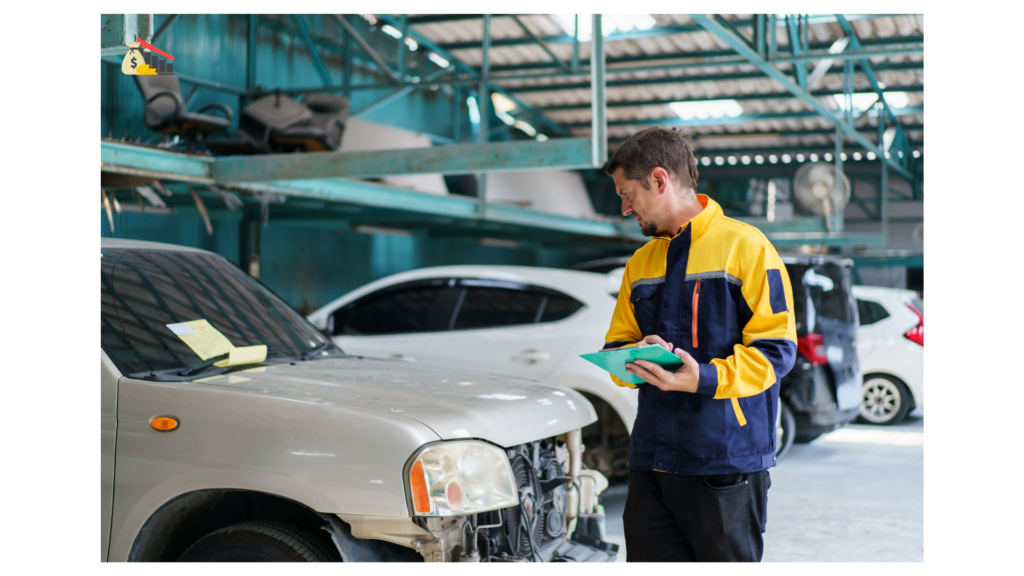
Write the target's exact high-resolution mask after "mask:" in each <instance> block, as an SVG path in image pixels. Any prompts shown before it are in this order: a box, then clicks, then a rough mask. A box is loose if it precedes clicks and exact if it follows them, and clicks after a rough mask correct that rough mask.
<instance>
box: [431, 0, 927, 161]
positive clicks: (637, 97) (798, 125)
mask: <svg viewBox="0 0 1024 576" xmlns="http://www.w3.org/2000/svg"><path fill="white" fill-rule="evenodd" d="M652 16H653V17H654V18H655V20H656V21H657V24H656V28H657V27H665V26H691V27H694V21H693V20H692V19H691V18H690V17H689V16H687V15H685V14H654V15H652ZM583 17H587V18H589V15H581V18H583ZM753 17H754V15H751V14H737V15H726V16H725V18H726V19H727V20H729V21H733V22H735V21H745V20H746V21H749V20H750V19H752V18H753ZM519 18H520V20H521V21H522V22H523V23H524V25H526V26H527V27H528V28H529V29H530V30H531V31H532V32H533V33H534V34H536V35H538V36H541V37H558V36H560V37H563V38H564V37H565V36H566V31H565V30H563V29H562V27H561V26H560V25H559V23H558V22H557V21H556V20H555V18H554V17H553V16H551V15H526V16H519ZM829 19H830V18H829V17H827V16H824V17H816V16H812V17H811V24H810V25H809V26H808V31H807V32H808V40H809V42H810V43H811V44H812V49H814V50H815V51H819V52H820V51H823V49H822V48H814V47H813V45H814V44H818V45H819V46H820V45H823V44H824V45H826V47H827V46H828V45H831V43H832V42H834V41H836V40H838V39H840V38H842V37H843V36H845V34H844V33H843V30H842V28H841V26H840V25H839V24H838V23H836V22H835V21H834V20H835V19H834V18H831V20H832V21H831V22H828V21H822V20H829ZM848 19H849V20H850V25H851V26H852V27H853V29H854V31H855V33H856V34H857V37H858V39H859V40H860V41H861V42H862V43H864V44H865V47H864V49H865V50H875V49H881V48H878V46H877V44H876V43H874V42H873V41H878V40H883V39H886V38H901V39H903V38H906V37H921V40H922V42H923V35H924V17H923V15H894V16H876V15H863V16H850V17H849V18H848ZM413 27H414V29H415V30H416V31H417V32H419V33H421V34H423V35H424V36H425V37H427V38H428V39H429V40H431V41H433V42H435V43H438V44H441V45H442V46H444V45H446V44H452V43H459V42H481V41H482V37H483V21H482V20H481V19H461V20H454V21H446V22H432V23H425V24H415V25H413ZM741 30H742V33H743V34H744V35H745V36H746V37H747V38H748V40H749V39H750V38H751V36H752V28H751V27H749V26H748V27H746V28H745V29H741ZM626 36H629V35H628V34H626ZM621 37H622V35H617V36H610V37H608V38H606V40H605V53H606V59H607V60H609V61H614V60H615V59H618V58H638V57H639V58H644V57H651V61H650V62H649V64H662V63H671V62H686V63H693V62H701V61H702V60H700V59H696V58H692V57H691V58H685V59H680V60H666V59H665V55H671V54H683V55H685V54H686V53H694V52H709V51H718V52H723V53H724V54H729V53H731V51H730V49H729V47H728V46H727V45H726V44H725V43H724V42H723V41H721V40H720V39H719V38H717V37H716V36H714V35H713V34H711V33H710V32H706V31H703V30H699V29H698V30H694V31H687V32H680V33H671V34H666V35H660V36H653V37H637V38H625V39H617V38H621ZM491 38H492V41H500V40H505V39H525V38H527V35H526V34H525V33H524V32H523V30H522V29H521V28H520V27H519V25H518V24H516V22H515V21H514V20H513V19H512V18H510V17H504V16H494V17H493V18H492V21H491ZM901 41H902V40H901ZM777 43H778V46H779V55H780V57H785V56H788V55H789V52H788V44H789V40H788V35H787V34H786V33H785V32H784V31H783V29H782V28H781V27H780V28H779V30H778V34H777ZM499 44H500V42H499ZM901 46H904V47H907V46H910V44H909V43H904V44H901ZM548 47H549V48H550V50H551V51H552V52H554V54H555V55H556V56H557V57H558V58H559V59H560V60H562V61H564V62H568V61H570V60H571V59H572V50H573V45H572V43H571V42H549V43H548ZM579 52H580V59H581V60H585V59H587V58H589V52H590V43H589V42H586V43H580V45H579ZM452 54H453V55H454V56H456V57H457V58H459V59H460V60H462V61H463V62H464V63H466V64H468V65H470V66H477V67H478V66H480V64H481V59H482V50H481V48H480V47H472V48H470V47H460V48H459V49H454V50H452ZM659 58H660V59H659ZM736 58H738V56H736V55H735V54H734V53H733V57H732V59H736ZM923 59H924V57H923V54H911V55H896V56H885V57H874V58H871V59H870V60H871V63H872V65H873V66H879V65H880V66H881V67H882V68H885V66H886V65H890V64H907V63H921V62H923ZM490 60H491V66H492V68H495V67H501V66H520V65H527V64H536V65H539V64H545V63H547V64H550V65H553V64H552V62H551V58H550V56H548V54H547V53H546V52H545V51H544V50H543V49H542V48H541V47H540V46H538V45H537V44H535V43H520V44H517V45H513V46H502V45H497V46H493V47H492V48H491V52H490ZM704 61H706V60H704ZM640 64H645V63H643V62H632V63H629V64H612V63H610V64H609V66H608V67H607V79H608V81H609V83H612V82H615V81H626V82H627V84H625V85H615V86H609V87H608V88H607V90H606V94H607V100H608V102H609V103H621V102H628V101H649V100H673V99H678V100H682V99H692V98H708V99H717V98H722V99H724V98H730V97H736V96H742V95H748V94H765V93H778V94H779V97H778V98H771V99H741V100H739V104H740V106H741V107H742V109H743V114H744V115H750V114H768V113H785V112H809V111H811V108H810V106H808V105H807V104H806V103H805V102H803V101H802V100H800V99H798V98H795V97H793V96H792V95H791V94H790V93H789V92H788V91H786V90H785V89H784V88H783V87H782V86H781V85H780V84H778V83H777V82H775V81H774V80H772V79H770V78H768V77H766V76H760V77H755V78H745V79H729V80H716V81H693V80H687V81H684V80H683V79H686V78H687V77H695V76H705V75H708V74H715V75H721V74H734V73H744V72H746V73H757V69H756V68H754V67H753V66H752V65H746V64H743V65H733V66H727V67H724V66H716V67H699V68H685V69H675V70H651V71H639V72H617V71H616V67H622V66H630V67H636V66H637V65H640ZM813 64H816V62H811V66H809V70H810V69H813ZM777 66H778V67H779V68H780V69H782V70H785V69H788V68H789V67H790V65H788V64H778V65H777ZM516 74H517V75H520V76H521V75H524V74H530V72H529V71H522V72H518V73H516ZM876 76H877V78H878V80H879V81H880V82H882V83H884V84H885V85H886V86H911V87H918V86H920V87H922V88H919V89H918V91H908V92H906V94H907V98H908V104H907V105H908V106H923V104H924V92H923V84H924V69H923V66H918V67H914V68H911V69H896V70H884V69H883V70H878V71H876ZM659 78H660V79H664V82H658V83H651V82H652V80H653V79H659ZM674 79H680V80H679V81H676V80H674ZM631 80H635V81H637V84H635V85H630V84H629V83H628V81H631ZM586 81H587V78H586V76H585V75H584V76H575V77H571V78H569V77H558V78H556V77H550V75H549V76H548V77H538V78H528V79H518V80H506V81H502V82H500V85H501V86H503V87H505V88H507V89H509V90H511V91H513V92H516V93H517V96H519V97H520V98H521V99H522V100H523V101H524V102H525V103H527V104H529V105H531V106H534V107H541V108H543V107H548V106H565V105H589V103H590V89H589V87H582V88H580V87H570V88H565V87H563V86H564V85H566V84H574V85H576V86H579V85H580V84H581V83H582V84H585V83H586ZM524 87H534V88H533V89H531V90H529V91H518V90H517V88H518V89H522V88H524ZM539 87H544V88H542V89H539V90H538V88H539ZM842 87H843V76H842V74H828V75H825V76H824V77H823V78H822V79H821V80H820V81H819V82H818V83H817V85H816V86H814V87H813V88H814V89H818V90H832V91H841V90H842ZM854 90H855V92H866V91H870V85H869V83H868V80H867V78H866V77H865V76H864V74H862V73H860V72H859V71H858V72H857V73H856V74H855V78H854ZM822 101H823V102H826V103H827V105H829V106H830V107H831V108H833V109H838V105H837V104H836V103H835V101H834V100H833V99H832V97H831V96H823V97H822ZM546 115H547V116H548V117H549V118H551V119H552V120H554V121H556V122H559V123H565V124H572V123H588V122H589V120H590V110H589V108H583V107H580V108H576V109H569V110H549V111H547V112H546ZM662 118H664V119H667V120H668V119H676V118H678V117H677V116H676V115H675V114H674V113H673V112H672V111H671V110H670V109H669V107H668V106H667V105H664V104H648V105H637V106H612V107H609V108H608V120H609V122H628V121H640V120H647V121H650V120H656V119H662ZM900 122H901V124H904V125H907V126H920V125H922V124H923V123H924V115H923V113H921V114H912V115H905V116H902V117H900ZM856 123H857V125H858V126H874V125H875V121H874V119H873V118H871V117H869V115H863V116H862V117H861V118H859V119H858V120H857V122H856ZM648 125H650V123H649V122H648V123H646V124H636V125H610V126H609V127H608V134H609V137H610V138H611V139H613V140H616V139H622V138H625V137H628V136H629V135H630V134H633V133H635V132H636V131H638V130H640V129H642V128H644V127H646V126H648ZM831 128H833V124H832V123H831V122H830V121H828V120H826V119H825V118H822V117H820V116H812V117H800V118H781V119H768V120H758V121H754V122H744V123H740V124H720V125H708V126H691V127H687V128H686V131H687V132H691V133H694V134H698V135H704V134H742V133H749V132H785V131H800V130H826V129H831ZM571 131H572V132H573V133H574V134H576V135H580V136H585V135H589V133H590V128H589V126H580V127H572V128H571ZM907 137H908V138H909V139H910V140H911V141H912V142H913V141H920V140H921V138H922V137H923V131H922V130H920V129H915V130H908V131H907ZM698 140H699V138H698ZM748 141H749V140H748V139H737V140H736V142H737V145H739V146H746V145H748V144H747V142H748ZM831 141H832V140H831V136H827V135H820V134H812V135H799V136H787V137H786V142H787V143H794V144H800V145H812V144H813V145H824V144H828V143H829V142H831ZM728 145H729V143H728V141H726V140H721V139H718V141H716V143H715V146H716V147H727V146H728Z"/></svg>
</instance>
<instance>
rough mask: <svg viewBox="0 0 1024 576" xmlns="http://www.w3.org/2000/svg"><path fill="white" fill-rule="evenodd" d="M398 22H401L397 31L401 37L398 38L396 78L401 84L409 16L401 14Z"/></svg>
mask: <svg viewBox="0 0 1024 576" xmlns="http://www.w3.org/2000/svg"><path fill="white" fill-rule="evenodd" d="M399 22H401V23H402V25H401V26H400V27H399V29H398V30H399V32H400V33H401V36H399V37H398V78H399V80H401V81H402V82H405V52H406V49H405V48H406V47H405V34H406V32H408V30H409V24H408V22H409V15H408V14H402V17H401V18H400V19H399Z"/></svg>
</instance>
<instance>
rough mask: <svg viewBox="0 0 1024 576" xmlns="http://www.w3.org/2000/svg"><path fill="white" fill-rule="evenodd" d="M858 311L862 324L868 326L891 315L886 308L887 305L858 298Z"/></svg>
mask: <svg viewBox="0 0 1024 576" xmlns="http://www.w3.org/2000/svg"><path fill="white" fill-rule="evenodd" d="M857 312H858V314H859V315H860V325H861V326H867V325H869V324H874V323H875V322H880V321H882V320H885V319H886V318H888V317H889V312H887V311H886V310H885V307H884V306H882V305H881V304H879V303H878V302H872V301H871V300H861V299H859V298H858V299H857Z"/></svg>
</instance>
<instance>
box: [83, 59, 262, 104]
mask: <svg viewBox="0 0 1024 576" xmlns="http://www.w3.org/2000/svg"><path fill="white" fill-rule="evenodd" d="M100 61H101V62H103V63H104V64H110V65H111V66H120V65H121V61H120V60H113V59H110V58H101V59H100ZM174 75H175V76H177V78H178V80H180V81H182V82H187V83H189V84H196V85H199V86H202V87H203V88H211V89H213V90H217V91H219V92H227V93H228V94H238V95H245V94H246V93H247V92H248V91H247V90H246V89H245V88H239V87H237V86H229V85H227V84H221V83H220V82H214V81H212V80H207V79H206V78H199V77H198V76H192V75H191V74H182V73H181V72H177V71H175V73H174Z"/></svg>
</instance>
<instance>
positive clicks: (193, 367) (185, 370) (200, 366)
mask: <svg viewBox="0 0 1024 576" xmlns="http://www.w3.org/2000/svg"><path fill="white" fill-rule="evenodd" d="M230 355H231V353H230V352H229V353H227V354H221V355H220V356H214V357H213V358H210V359H209V360H204V361H202V362H199V363H198V364H189V365H188V366H185V367H184V368H182V369H181V370H178V376H188V375H189V374H191V373H193V372H196V371H199V370H202V369H204V368H209V367H210V366H213V364H214V362H220V361H221V360H227V359H228V357H229V356H230Z"/></svg>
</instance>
